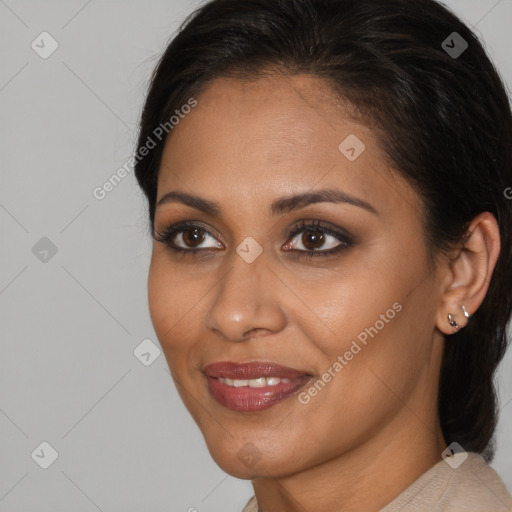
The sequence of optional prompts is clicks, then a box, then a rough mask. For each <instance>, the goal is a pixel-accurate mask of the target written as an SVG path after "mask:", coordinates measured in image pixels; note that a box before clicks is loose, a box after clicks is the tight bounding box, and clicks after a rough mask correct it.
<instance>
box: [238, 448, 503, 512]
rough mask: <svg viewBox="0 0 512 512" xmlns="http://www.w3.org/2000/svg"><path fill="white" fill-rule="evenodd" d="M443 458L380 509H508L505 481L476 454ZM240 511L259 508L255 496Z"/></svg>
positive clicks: (387, 511)
mask: <svg viewBox="0 0 512 512" xmlns="http://www.w3.org/2000/svg"><path fill="white" fill-rule="evenodd" d="M466 455H467V459H465V457H466ZM464 459H465V460H464ZM447 460H449V461H450V464H449V463H448V462H447V461H445V460H442V461H440V462H438V463H437V464H435V465H434V466H432V467H431V468H430V469H429V470H428V471H426V472H425V473H423V475H421V476H420V477H419V478H418V479H417V480H416V481H415V482H413V483H412V484H411V485H410V486H409V487H407V489H405V490H404V491H403V492H402V493H401V494H400V495H399V496H397V497H396V498H395V499H394V500H393V501H392V502H391V503H388V505H386V506H385V507H384V508H382V509H381V510H380V512H511V511H512V497H511V496H510V494H509V493H508V491H507V488H506V487H505V484H504V483H503V482H502V480H501V479H500V477H499V476H498V474H497V473H496V471H494V469H493V468H491V466H489V465H488V464H487V462H486V460H485V459H484V458H483V457H482V456H481V455H480V454H478V453H467V454H466V453H457V454H455V455H454V456H453V457H450V459H447ZM459 464H460V465H459ZM452 466H453V467H452ZM242 512H259V511H258V504H257V502H256V498H255V496H253V497H252V498H251V499H250V500H249V502H248V503H247V505H246V506H245V508H244V509H243V511H242Z"/></svg>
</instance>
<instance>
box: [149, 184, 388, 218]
mask: <svg viewBox="0 0 512 512" xmlns="http://www.w3.org/2000/svg"><path fill="white" fill-rule="evenodd" d="M166 203H182V204H184V205H186V206H190V207H191V208H195V209H196V210H200V211H202V212H203V213H205V214H207V215H210V216H212V217H219V216H220V215H221V211H222V209H221V207H220V206H219V204H218V203H215V202H214V201H210V200H208V199H204V198H201V197H199V196H194V195H191V194H186V193H185V192H177V191H171V192H167V194H165V195H164V196H162V198H161V199H160V200H159V201H158V203H157V205H158V206H160V205H162V204H166ZM316 203H346V204H350V205H352V206H357V207H359V208H363V209H364V210H367V211H369V212H371V213H374V214H376V215H378V214H379V212H378V211H377V210H376V209H375V208H374V207H373V206H372V205H371V204H370V203H368V202H367V201H364V200H363V199H360V198H358V197H355V196H353V195H350V194H347V193H345V192H342V191H341V190H336V189H324V190H318V191H315V192H305V193H303V194H295V195H292V196H286V197H281V198H279V199H276V200H275V201H274V202H273V203H272V206H271V208H270V211H271V213H272V215H279V214H284V213H289V212H291V211H293V210H299V209H301V208H305V207H306V206H308V205H311V204H316Z"/></svg>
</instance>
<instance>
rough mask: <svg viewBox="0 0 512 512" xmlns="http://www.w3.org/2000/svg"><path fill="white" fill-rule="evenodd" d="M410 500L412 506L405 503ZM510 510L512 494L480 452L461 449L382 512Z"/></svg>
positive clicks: (484, 511) (420, 478)
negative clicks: (467, 451)
mask: <svg viewBox="0 0 512 512" xmlns="http://www.w3.org/2000/svg"><path fill="white" fill-rule="evenodd" d="M406 504H408V506H409V507H411V506H412V507H411V508H407V509H405V508H404V507H405V506H406ZM398 510H414V511H415V512H423V511H425V512H427V511H429V512H462V511H467V510H471V511H472V512H490V511H492V512H510V511H512V497H511V496H510V494H509V492H508V491H507V488H506V487H505V484H504V483H503V481H502V480H501V479H500V477H499V476H498V474H497V473H496V471H495V470H494V469H493V468H491V466H489V464H487V462H486V460H485V459H484V458H483V457H482V456H481V455H480V454H478V453H472V452H470V453H457V454H455V455H454V456H453V457H450V459H447V460H442V461H440V462H438V463H437V464H436V465H435V466H433V467H432V468H430V469H429V470H428V471H427V472H426V473H424V474H423V475H422V476H420V477H419V478H418V480H416V481H415V482H414V483H413V484H411V485H410V486H409V487H408V488H407V489H406V490H405V491H404V492H403V493H402V494H400V495H399V496H398V497H397V498H396V499H395V500H393V501H392V502H391V503H390V504H389V505H387V506H386V507H384V508H383V509H382V510H381V512H395V511H398Z"/></svg>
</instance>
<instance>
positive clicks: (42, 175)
mask: <svg viewBox="0 0 512 512" xmlns="http://www.w3.org/2000/svg"><path fill="white" fill-rule="evenodd" d="M447 4H448V5H449V6H451V7H452V8H453V9H454V10H455V11H456V12H457V13H458V14H459V15H461V16H462V18H463V19H465V20H466V21H467V22H468V23H470V24H471V25H473V26H475V27H476V30H477V33H478V34H480V35H481V37H482V38H483V39H484V40H485V42H486V44H487V47H488V50H489V52H490V54H491V56H492V57H493V59H494V61H495V62H496V64H497V66H498V68H499V69H500V71H501V73H502V75H503V77H504V78H505V80H506V81H507V83H508V84H510V83H511V81H512V59H511V47H512V33H511V31H510V20H512V0H501V1H497V0H472V1H468V0H452V1H449V2H447ZM197 5H198V2H197V1H196V2H192V1H191V0H153V1H152V2H143V1H142V0H130V1H126V0H125V1H120V0H118V1H106V0H103V1H101V0H90V1H85V0H72V1H69V0H68V1H66V2H65V1H63V0H60V1H58V0H52V1H35V0H31V1H29V0H0V48H1V50H0V58H1V65H0V112H1V128H0V129H1V138H0V140H1V153H0V155H1V164H0V165H1V173H0V176H1V186H0V230H1V231H0V233H1V239H0V240H1V241H0V247H1V249H0V251H1V265H0V315H1V323H0V333H1V343H2V345H1V354H2V355H1V357H0V376H1V385H0V433H1V439H0V460H1V464H0V511H1V512H5V511H9V512H15V511H25V512H32V511H37V512H42V511H52V512H58V511H69V510H73V511H75V512H81V511H84V512H94V511H95V510H100V511H103V512H108V511H110V512H114V511H123V512H130V511H137V512H140V511H142V510H151V511H153V512H158V511H164V510H165V511H170V510H172V511H178V512H179V511H183V512H186V511H188V510H189V509H190V510H192V507H194V508H195V510H197V511H199V512H207V511H211V512H219V511H221V510H222V511H224V512H230V511H232V512H239V511H240V510H241V509H242V506H243V505H244V504H245V502H246V500H247V498H248V497H249V496H250V495H251V494H252V488H251V486H250V482H247V481H241V480H237V479H235V478H232V477H231V476H228V475H226V474H225V473H224V472H223V471H221V470H220V469H219V468H218V467H217V466H216V465H215V463H214V462H213V461H212V460H211V458H210V456H209V454H208V452H207V450H206V448H205V445H204V441H203V439H202V436H201V434H200V432H199V430H198V429H197V427H196V426H195V424H194V423H193V421H192V420H191V419H190V417H189V415H188V413H187V412H186V410H185V408H184V407H183V405H182V404H181V401H180V399H179V397H178V395H177V392H176V391H175V388H174V384H173V382H172V379H171V378H170V376H169V373H168V371H167V366H166V363H165V359H164V357H163V355H160V357H157V358H156V359H155V360H154V361H153V362H152V364H150V365H149V366H145V365H144V364H142V363H141V361H140V360H139V359H137V358H136V357H135V356H134V353H133V351H134V349H135V348H136V347H137V346H138V345H139V344H140V343H141V342H142V340H144V339H147V338H149V339H151V340H153V342H155V343H157V340H156V336H155V334H154V331H153V328H152V326H151V322H150V318H149V314H148V306H147V295H146V279H147V270H148V264H149V258H150V250H151V242H150V238H149V237H148V236H147V224H146V210H145V203H144V201H143V199H142V195H141V193H140V192H139V190H138V188H137V186H136V182H135V179H134V176H133V173H131V172H130V173H129V175H128V176H127V177H126V178H125V179H124V180H123V181H122V182H121V183H120V184H119V185H118V186H117V187H116V188H115V189H114V190H113V191H111V192H110V193H109V194H108V195H107V196H106V197H105V199H103V200H102V201H100V200H97V199H95V198H94V197H93V194H92V191H93V189H94V188H95V187H98V186H101V185H102V184H103V183H104V182H105V181H106V180H107V179H108V178H109V177H110V176H111V175H112V174H113V173H115V172H116V170H117V169H118V168H119V167H121V166H122V165H123V164H124V163H125V162H126V161H127V160H128V159H129V158H130V156H131V155H132V151H133V148H134V143H135V136H136V123H137V120H138V116H139V112H140V108H141V105H142V101H143V95H144V92H145V88H146V84H147V79H148V77H149V74H150V72H151V70H152V69H153V66H154V64H155V62H156V57H157V56H158V54H159V52H161V51H162V50H163V48H164V47H165V45H166V42H167V41H168V40H169V38H170V36H171V35H172V33H173V32H174V31H175V29H176V28H177V26H178V24H179V23H180V22H181V21H182V20H183V19H184V17H185V15H186V14H188V13H189V12H190V11H191V10H192V9H193V8H194V7H195V6H197ZM43 31H47V32H49V33H50V34H51V36H52V37H53V38H54V39H55V40H56V41H57V42H58V45H59V46H58V48H57V50H56V51H55V52H54V53H53V54H52V55H51V56H50V57H48V58H46V59H43V58H41V57H40V55H39V54H38V53H36V51H34V50H33V49H32V47H31V43H32V41H34V40H36V43H37V42H38V41H39V46H40V47H42V46H44V50H45V51H47V50H48V49H49V48H50V42H49V40H48V39H46V40H45V42H44V43H41V42H40V39H37V38H38V36H39V34H41V32H43ZM447 35H448V34H447ZM440 43H441V42H440ZM42 50H43V49H42V48H41V50H40V51H42ZM468 87H471V84H468ZM510 185H511V186H512V184H510ZM43 237H47V238H48V239H49V240H50V241H51V244H53V245H51V244H49V242H48V241H47V240H43V241H42V242H39V241H40V240H41V239H42V238H43ZM38 242H39V245H36V244H37V243H38ZM50 245H51V246H50ZM34 246H36V249H37V250H36V249H33V247H34ZM52 247H54V248H56V250H57V252H56V254H53V253H52ZM45 250H47V251H48V252H47V253H45V252H44V251H45ZM54 250H55V249H54ZM34 252H35V253H36V254H34ZM41 259H43V261H41ZM152 357H154V356H152ZM146 359H147V356H146ZM511 369H512V354H511V353H510V352H509V353H508V356H507V359H506V361H505V363H504V364H503V365H502V367H501V370H500V373H499V376H498V385H499V391H500V398H501V405H502V408H503V410H502V412H501V419H500V423H499V427H498V454H497V457H496V459H495V461H494V463H493V466H494V467H495V468H496V469H497V470H498V472H499V473H500V475H501V476H502V478H503V480H504V481H505V483H506V484H507V486H508V488H509V490H511V491H512V456H511V455H512V372H511ZM43 441H46V442H48V443H50V445H51V446H53V448H54V449H55V450H56V451H57V452H58V458H57V459H56V460H55V462H54V463H53V464H52V465H51V466H50V467H49V468H48V469H42V468H41V467H40V466H39V463H42V461H43V459H45V457H46V460H49V459H48V457H49V451H48V449H45V448H44V446H43V452H41V447H40V446H39V445H40V443H41V442H43ZM405 449H407V447H405ZM34 450H35V452H34ZM45 450H46V451H45ZM33 453H34V455H33V456H32V455H31V454H33ZM38 453H39V457H38V456H37V454H38ZM42 454H44V456H43V455H42ZM36 461H37V463H36Z"/></svg>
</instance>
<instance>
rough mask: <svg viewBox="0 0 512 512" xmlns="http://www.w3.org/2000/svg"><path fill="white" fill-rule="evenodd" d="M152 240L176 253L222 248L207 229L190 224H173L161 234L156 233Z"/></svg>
mask: <svg viewBox="0 0 512 512" xmlns="http://www.w3.org/2000/svg"><path fill="white" fill-rule="evenodd" d="M154 238H155V240H156V241H157V242H161V243H164V244H166V245H168V246H169V247H171V248H172V249H174V250H176V251H187V252H194V251H199V250H202V249H206V250H208V249H222V248H223V247H224V245H223V244H222V243H221V242H219V241H218V240H217V239H216V238H215V237H214V236H213V235H212V234H211V233H210V232H209V231H208V230H207V229H205V228H203V227H201V226H199V225H196V224H190V223H179V224H175V225H173V226H169V227H167V228H166V229H165V230H164V231H163V232H159V231H156V232H155V236H154Z"/></svg>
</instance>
